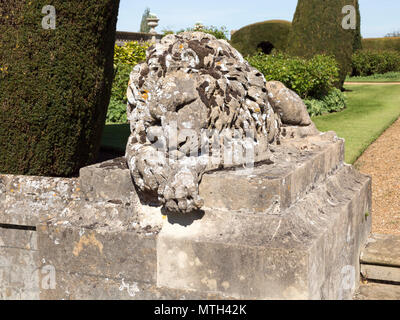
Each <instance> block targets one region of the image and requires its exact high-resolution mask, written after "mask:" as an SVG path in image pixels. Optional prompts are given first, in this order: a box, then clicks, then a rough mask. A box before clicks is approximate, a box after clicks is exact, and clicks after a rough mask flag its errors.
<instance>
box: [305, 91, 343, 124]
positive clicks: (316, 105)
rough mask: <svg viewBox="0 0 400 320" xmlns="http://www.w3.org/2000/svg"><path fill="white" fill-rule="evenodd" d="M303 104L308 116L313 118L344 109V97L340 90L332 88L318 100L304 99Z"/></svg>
mask: <svg viewBox="0 0 400 320" xmlns="http://www.w3.org/2000/svg"><path fill="white" fill-rule="evenodd" d="M304 103H305V104H306V106H307V111H308V113H309V114H310V116H311V117H314V116H319V115H322V114H325V113H331V112H338V111H341V110H343V109H344V108H346V97H345V95H344V93H343V92H342V91H341V90H339V89H337V88H333V89H332V90H331V91H330V92H329V93H328V94H326V95H325V96H323V97H320V99H305V100H304Z"/></svg>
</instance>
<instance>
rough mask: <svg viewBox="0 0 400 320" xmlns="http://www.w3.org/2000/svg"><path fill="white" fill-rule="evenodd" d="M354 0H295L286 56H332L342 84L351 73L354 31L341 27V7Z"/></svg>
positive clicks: (353, 2)
mask: <svg viewBox="0 0 400 320" xmlns="http://www.w3.org/2000/svg"><path fill="white" fill-rule="evenodd" d="M356 2H357V0H351V1H349V0H330V1H329V5H328V4H327V1H321V0H299V2H298V4H297V9H296V13H295V15H294V19H293V23H292V31H291V33H290V36H289V42H288V50H287V52H288V53H289V54H290V55H294V56H299V57H304V58H311V57H313V56H314V55H315V54H326V55H332V56H334V57H335V58H336V60H337V62H338V64H339V68H340V71H339V79H340V80H339V82H338V83H337V87H338V88H341V87H342V86H343V83H344V80H345V79H346V76H347V74H348V73H350V72H351V56H352V54H353V46H354V45H355V35H356V32H357V30H351V29H350V30H346V29H344V28H343V27H342V20H343V18H344V15H343V14H342V8H343V7H344V6H346V5H349V4H354V5H356Z"/></svg>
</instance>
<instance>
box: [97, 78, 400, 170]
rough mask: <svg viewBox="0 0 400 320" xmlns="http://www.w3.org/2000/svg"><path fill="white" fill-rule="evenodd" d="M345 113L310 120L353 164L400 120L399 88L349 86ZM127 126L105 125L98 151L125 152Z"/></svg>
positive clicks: (127, 135)
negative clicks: (338, 142)
mask: <svg viewBox="0 0 400 320" xmlns="http://www.w3.org/2000/svg"><path fill="white" fill-rule="evenodd" d="M347 89H348V90H351V91H350V92H346V96H347V99H348V105H347V109H345V110H344V111H342V112H338V113H331V114H327V115H323V116H318V117H314V118H313V121H314V122H315V124H316V125H317V127H318V129H319V130H320V131H330V130H333V131H336V133H337V134H338V136H339V137H342V138H345V139H346V162H348V163H354V162H355V160H357V158H358V157H359V156H360V155H361V154H362V153H363V152H364V150H365V149H366V148H367V147H368V146H369V145H370V144H371V143H372V142H374V141H375V140H376V139H377V138H378V137H379V136H380V135H381V134H382V132H383V131H385V130H386V129H387V128H388V127H389V126H390V125H391V124H392V123H393V122H394V121H395V120H396V119H397V118H398V117H399V116H400V85H349V86H347ZM129 134H130V131H129V125H127V124H119V125H107V126H106V127H105V130H104V134H103V139H102V147H103V148H105V149H114V150H117V151H120V152H124V151H125V147H126V142H127V140H128V137H129Z"/></svg>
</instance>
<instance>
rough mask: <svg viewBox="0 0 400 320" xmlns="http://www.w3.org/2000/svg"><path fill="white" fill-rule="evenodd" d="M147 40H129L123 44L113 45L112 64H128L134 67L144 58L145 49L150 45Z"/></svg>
mask: <svg viewBox="0 0 400 320" xmlns="http://www.w3.org/2000/svg"><path fill="white" fill-rule="evenodd" d="M150 45H151V44H150V43H148V42H138V41H130V42H127V43H126V44H125V45H123V46H117V45H115V50H114V52H115V53H114V64H115V65H117V66H118V65H120V64H125V65H130V66H132V67H134V66H135V65H137V64H138V63H140V62H142V61H144V60H145V59H146V51H147V49H148V48H149V47H150Z"/></svg>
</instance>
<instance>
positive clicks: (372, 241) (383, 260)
mask: <svg viewBox="0 0 400 320" xmlns="http://www.w3.org/2000/svg"><path fill="white" fill-rule="evenodd" d="M360 260H361V263H363V264H370V265H381V266H388V267H395V268H400V236H395V235H384V234H372V235H371V237H370V238H369V239H368V243H367V245H366V248H365V250H363V252H362V254H361V257H360Z"/></svg>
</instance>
